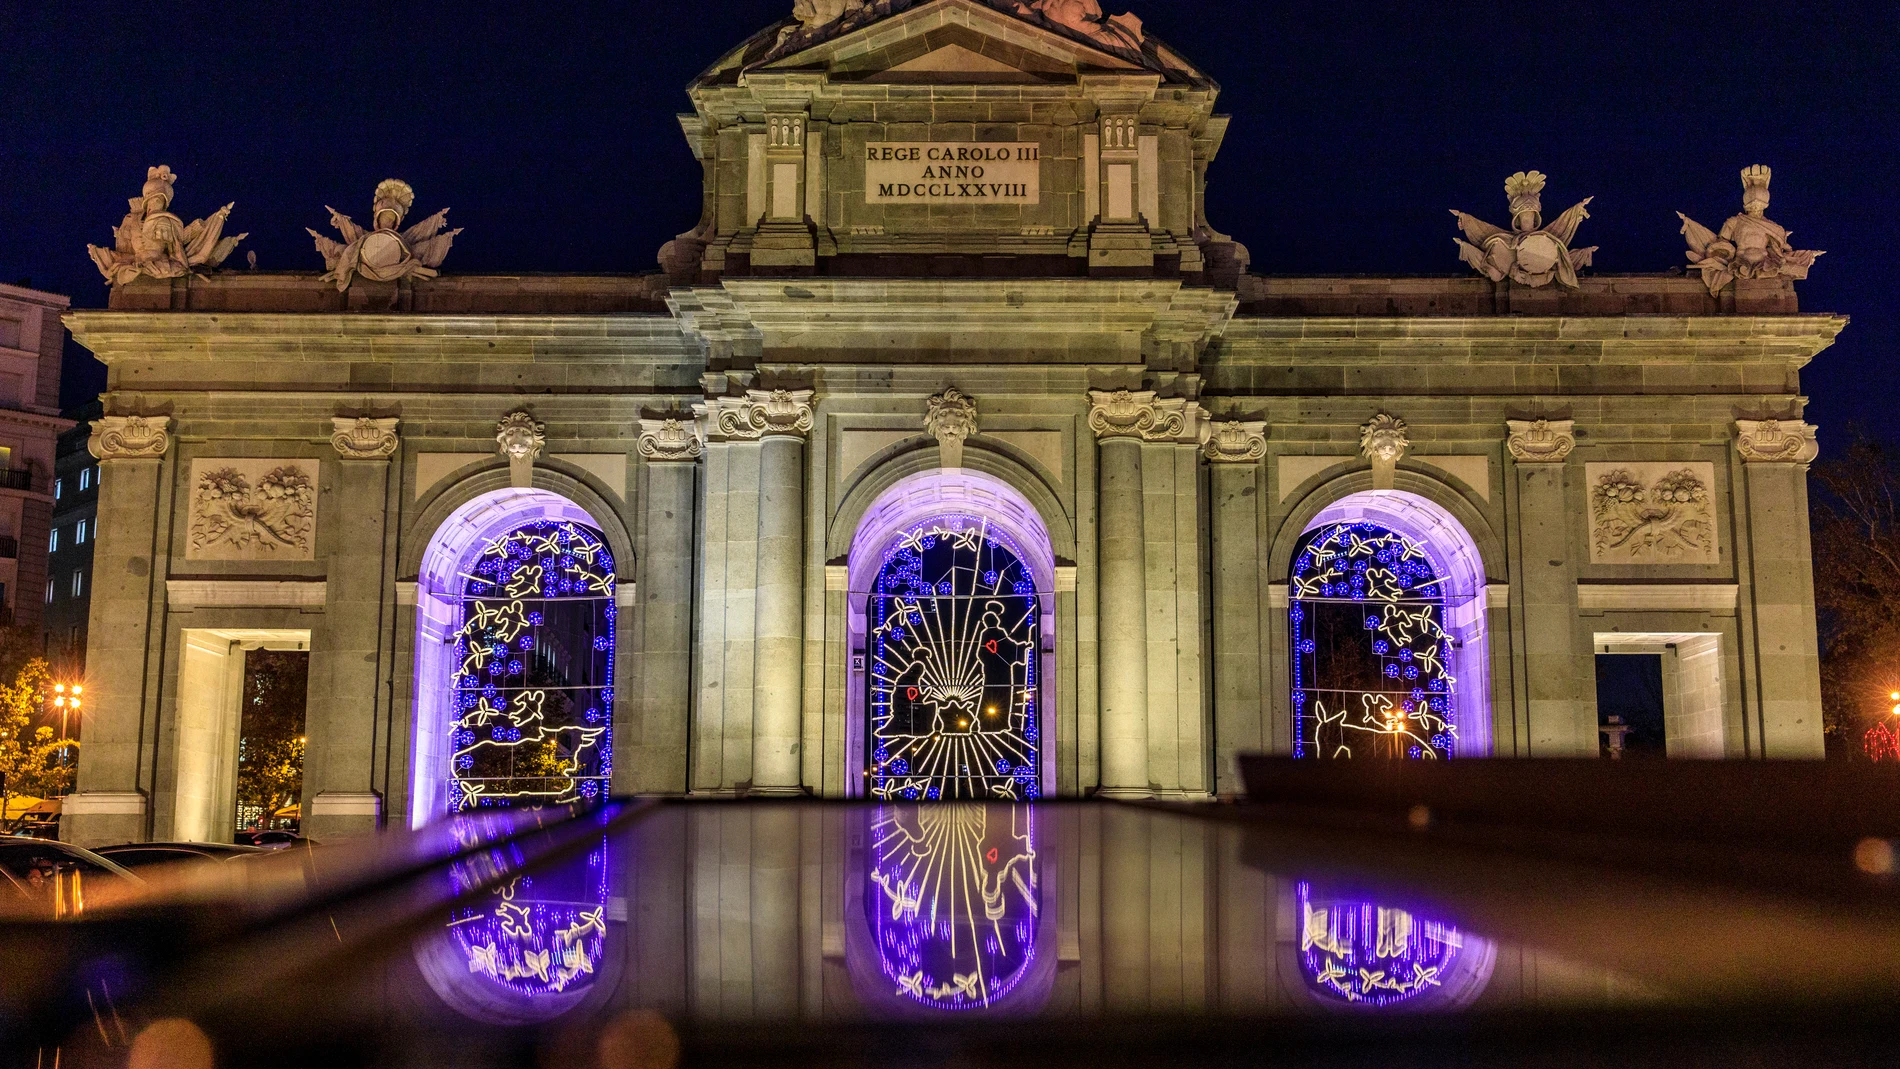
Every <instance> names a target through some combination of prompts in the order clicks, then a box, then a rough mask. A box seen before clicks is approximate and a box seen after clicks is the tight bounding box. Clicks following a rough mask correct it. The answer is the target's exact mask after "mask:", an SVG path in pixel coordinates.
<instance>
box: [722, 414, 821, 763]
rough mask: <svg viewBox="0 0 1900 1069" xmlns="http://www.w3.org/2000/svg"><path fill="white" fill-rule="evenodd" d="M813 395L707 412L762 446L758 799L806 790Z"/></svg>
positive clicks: (736, 435)
mask: <svg viewBox="0 0 1900 1069" xmlns="http://www.w3.org/2000/svg"><path fill="white" fill-rule="evenodd" d="M811 398H812V392H811V391H810V390H770V391H768V390H748V391H747V392H746V395H745V397H744V398H743V399H740V398H717V399H715V400H713V401H711V402H709V403H708V405H707V406H706V408H707V414H708V417H709V419H710V421H711V426H709V428H708V433H709V434H714V435H718V436H720V437H723V438H725V439H727V440H735V439H737V440H747V439H750V440H757V441H759V443H760V447H759V496H758V527H757V531H758V541H757V546H758V566H757V591H758V594H757V599H756V601H755V602H754V610H753V612H754V615H753V666H752V667H753V671H752V775H751V780H750V782H751V789H752V791H753V793H757V794H797V793H799V792H800V791H801V790H802V786H803V785H802V783H801V782H800V781H801V778H802V775H801V763H800V761H799V741H800V736H801V728H802V725H803V719H804V717H803V710H804V660H805V648H804V646H805V626H804V611H805V571H804V555H805V554H804V549H805V538H804V520H805V435H807V434H809V433H810V432H811V428H812V408H811Z"/></svg>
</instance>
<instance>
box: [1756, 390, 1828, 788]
mask: <svg viewBox="0 0 1900 1069" xmlns="http://www.w3.org/2000/svg"><path fill="white" fill-rule="evenodd" d="M1735 427H1736V432H1737V433H1736V439H1735V444H1736V447H1737V448H1738V449H1740V451H1741V454H1742V460H1743V471H1744V479H1745V482H1746V486H1745V488H1744V489H1745V492H1746V494H1747V508H1748V522H1747V523H1745V524H1743V525H1742V530H1743V531H1744V532H1745V537H1746V538H1747V539H1748V558H1749V559H1748V566H1749V575H1748V596H1747V603H1746V605H1745V606H1744V609H1743V611H1745V612H1748V613H1749V614H1750V615H1751V616H1752V618H1753V621H1754V624H1755V627H1754V632H1755V633H1754V647H1755V648H1754V650H1753V651H1751V652H1753V653H1754V660H1755V671H1754V677H1755V680H1756V687H1757V695H1758V697H1759V700H1760V703H1761V751H1760V754H1759V756H1762V757H1768V758H1802V757H1807V758H1819V757H1823V756H1825V748H1824V744H1823V740H1822V734H1821V661H1820V652H1819V646H1818V641H1817V639H1816V637H1815V619H1814V564H1813V557H1812V552H1813V551H1812V548H1811V544H1810V541H1809V532H1808V465H1809V464H1811V463H1813V462H1814V458H1815V457H1816V456H1817V455H1819V453H1820V445H1819V443H1817V442H1816V441H1815V438H1814V431H1815V428H1814V427H1813V426H1812V425H1811V424H1807V423H1803V422H1800V421H1798V420H1796V421H1792V422H1790V421H1782V420H1772V419H1769V420H1748V419H1745V420H1737V421H1736V424H1735ZM1746 659H1747V658H1746V652H1745V653H1744V663H1746Z"/></svg>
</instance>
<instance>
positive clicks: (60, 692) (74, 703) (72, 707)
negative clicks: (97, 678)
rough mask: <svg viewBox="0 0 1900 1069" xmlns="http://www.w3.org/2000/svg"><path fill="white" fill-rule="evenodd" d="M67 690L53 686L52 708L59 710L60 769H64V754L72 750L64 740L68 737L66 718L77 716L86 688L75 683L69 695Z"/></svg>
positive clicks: (56, 684) (61, 685)
mask: <svg viewBox="0 0 1900 1069" xmlns="http://www.w3.org/2000/svg"><path fill="white" fill-rule="evenodd" d="M67 689H68V688H67V686H66V684H64V683H55V684H53V708H55V709H58V710H59V738H60V747H59V767H61V768H65V767H66V752H67V751H68V750H70V749H72V747H71V746H69V745H67V744H66V739H67V738H69V737H70V736H68V735H67V733H66V718H67V716H69V715H70V716H78V715H79V706H80V702H81V698H80V695H82V694H84V693H85V692H86V688H84V687H82V686H80V685H79V684H77V683H74V684H73V685H72V688H71V693H70V694H69V693H67Z"/></svg>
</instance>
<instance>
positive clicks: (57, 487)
mask: <svg viewBox="0 0 1900 1069" xmlns="http://www.w3.org/2000/svg"><path fill="white" fill-rule="evenodd" d="M64 489H66V480H64V479H54V480H53V500H54V501H58V500H59V495H60V491H62V490H64Z"/></svg>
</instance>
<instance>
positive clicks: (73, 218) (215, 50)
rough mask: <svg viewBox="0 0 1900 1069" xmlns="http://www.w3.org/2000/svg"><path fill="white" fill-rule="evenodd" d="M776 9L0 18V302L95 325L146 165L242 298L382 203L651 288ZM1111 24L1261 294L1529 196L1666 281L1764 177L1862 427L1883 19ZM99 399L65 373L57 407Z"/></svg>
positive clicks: (1868, 385)
mask: <svg viewBox="0 0 1900 1069" xmlns="http://www.w3.org/2000/svg"><path fill="white" fill-rule="evenodd" d="M791 3H792V0H727V2H722V3H704V2H701V3H677V4H676V3H668V2H665V0H647V2H644V3H637V4H591V5H587V4H561V3H542V4H489V3H469V2H466V0H464V2H461V3H453V4H411V3H398V2H387V0H385V2H380V3H353V2H341V0H339V2H332V3H325V4H321V5H318V4H298V3H275V4H270V3H257V2H255V0H247V2H244V3H211V2H203V0H193V2H191V3H185V4H165V5H153V4H138V5H132V4H122V5H121V4H100V3H72V4H46V3H28V2H23V0H0V42H4V50H3V52H0V280H4V281H9V282H11V281H18V280H24V279H28V278H30V279H31V284H32V285H34V286H36V287H38V288H41V289H50V290H54V291H57V292H63V293H68V294H71V295H72V297H73V299H74V303H75V304H76V305H79V306H82V307H83V306H98V305H101V304H103V303H104V301H105V296H106V289H105V286H104V284H103V282H102V280H101V279H100V278H99V276H98V273H97V272H96V271H95V270H94V269H93V267H92V265H91V263H90V262H89V261H88V260H87V258H86V254H85V248H84V246H85V244H86V243H87V242H89V241H90V242H95V243H101V244H104V243H107V242H108V241H109V239H110V237H111V234H110V230H111V227H112V226H113V225H114V224H116V223H117V222H118V220H119V218H120V216H121V215H123V214H124V211H125V207H124V205H125V199H126V198H127V197H130V196H132V195H134V194H136V193H137V192H138V188H139V185H140V184H141V183H142V181H143V179H144V175H145V168H146V167H147V166H148V165H150V164H155V163H167V164H170V165H171V167H172V168H173V170H175V171H177V172H178V173H179V175H180V180H179V183H178V202H177V205H176V208H177V210H178V211H180V213H181V214H183V215H185V217H186V218H187V219H190V218H193V217H196V216H199V215H203V214H205V213H207V212H209V211H210V210H212V209H215V208H216V207H218V206H219V205H222V204H223V203H225V202H226V201H233V200H234V201H236V202H237V209H236V211H235V213H234V214H233V216H232V221H231V226H230V227H229V228H228V229H227V233H233V232H237V231H249V232H250V235H251V236H250V238H249V239H248V240H247V241H246V242H245V244H244V246H243V248H242V249H241V250H240V251H239V253H238V254H237V255H236V256H234V257H233V259H234V260H235V261H239V262H241V261H242V259H243V250H248V249H255V250H256V251H257V254H258V258H259V261H260V266H261V267H263V268H265V269H279V270H281V269H292V268H296V269H309V270H318V269H320V267H321V261H320V260H319V258H318V257H317V254H316V252H315V251H314V250H313V249H312V247H311V242H310V239H309V237H308V236H307V235H306V234H304V232H303V228H304V227H306V226H316V227H319V228H321V227H322V226H323V224H324V223H325V221H326V218H327V216H326V213H325V212H324V210H323V206H324V205H325V204H333V205H335V206H336V207H337V208H339V209H341V210H342V211H344V212H346V213H348V214H351V215H354V216H356V217H357V218H358V219H363V218H365V217H366V216H367V210H368V201H369V195H370V191H371V189H372V188H373V187H374V185H375V183H376V182H377V180H379V179H381V178H385V177H391V176H394V177H400V178H404V179H406V180H408V181H409V182H410V183H411V184H412V185H414V186H415V188H416V191H417V201H416V210H417V212H418V214H420V213H427V212H431V211H434V210H435V209H436V208H438V207H440V206H443V205H448V206H450V207H452V208H453V209H454V211H453V212H452V213H451V214H450V219H451V222H452V225H456V226H462V227H466V228H467V230H466V232H465V233H464V234H463V235H462V236H461V237H460V238H458V239H457V241H456V245H455V251H454V252H453V254H452V255H451V257H450V259H449V261H448V267H449V269H450V270H452V271H463V272H482V271H574V272H642V271H648V270H652V269H654V267H655V264H654V253H655V251H656V250H657V249H658V248H659V246H660V244H661V243H662V242H664V241H665V240H666V239H667V238H669V237H671V236H672V235H673V234H675V233H678V232H679V231H682V230H686V229H688V228H689V227H691V226H692V225H693V223H694V222H695V220H696V216H697V213H698V203H699V201H698V196H699V194H698V191H697V184H698V182H699V169H698V167H697V166H696V165H695V164H694V163H693V162H692V160H691V157H690V156H689V155H688V153H687V151H686V147H685V143H684V141H683V139H682V138H681V136H680V133H679V128H678V126H677V124H676V123H675V121H674V118H673V115H674V113H675V112H677V111H682V110H686V109H687V108H688V107H689V105H688V102H687V100H686V96H685V93H684V91H683V87H684V86H685V84H686V83H687V82H688V81H689V80H690V79H691V78H692V77H693V76H694V75H695V74H696V73H698V72H699V71H700V70H701V69H702V68H703V67H705V66H706V65H707V64H709V63H711V62H712V61H713V60H714V59H715V58H716V57H717V56H718V55H719V54H720V53H721V52H722V51H724V50H725V49H726V48H728V47H730V46H731V45H734V44H736V43H737V42H739V41H740V40H741V39H743V38H744V37H746V36H747V35H749V34H751V33H752V32H754V31H755V30H757V29H759V28H760V27H762V26H764V25H766V24H767V23H769V22H772V21H774V20H775V19H777V18H779V17H780V16H781V15H783V14H785V13H786V12H788V11H789V10H790V8H791ZM1106 6H1107V7H1108V9H1109V11H1111V12H1116V11H1120V10H1122V6H1123V5H1122V4H1120V3H1112V4H1109V5H1106ZM1128 6H1130V7H1132V9H1133V10H1134V11H1135V13H1136V14H1139V15H1140V16H1142V18H1143V19H1145V20H1146V22H1147V25H1148V28H1149V29H1150V31H1151V32H1153V33H1155V34H1157V35H1159V36H1161V37H1162V38H1164V39H1165V40H1167V41H1169V42H1170V43H1171V44H1173V45H1175V46H1176V47H1177V48H1179V49H1180V50H1181V51H1182V52H1183V53H1185V54H1186V55H1188V56H1190V57H1192V58H1193V59H1195V60H1196V61H1197V62H1199V63H1200V64H1201V65H1202V66H1203V67H1204V68H1206V69H1207V70H1208V71H1209V72H1211V73H1212V74H1213V75H1214V77H1215V78H1217V79H1218V80H1219V81H1220V82H1221V84H1222V86H1223V87H1224V92H1223V97H1222V110H1224V111H1227V112H1230V113H1232V114H1233V115H1234V117H1235V119H1234V124H1233V128H1232V131H1231V133H1230V134H1229V136H1228V139H1227V144H1226V148H1225V150H1224V151H1223V152H1222V154H1221V157H1220V159H1219V160H1218V161H1217V162H1216V164H1215V167H1214V170H1213V172H1212V177H1211V183H1212V188H1211V192H1210V194H1209V212H1210V215H1211V217H1212V220H1213V222H1214V224H1215V225H1216V226H1218V227H1220V228H1221V229H1223V230H1225V231H1228V232H1230V233H1232V234H1234V235H1235V236H1237V237H1239V238H1240V239H1241V240H1242V241H1245V242H1246V243H1247V245H1248V246H1249V247H1250V248H1251V249H1252V251H1253V257H1254V269H1255V270H1256V271H1258V272H1261V273H1285V274H1298V273H1303V272H1315V273H1355V274H1381V273H1401V274H1404V273H1446V274H1451V273H1458V272H1460V271H1461V270H1463V266H1462V265H1461V264H1459V263H1458V261H1457V259H1456V255H1455V252H1454V249H1453V246H1452V237H1453V235H1454V233H1455V229H1454V223H1453V220H1452V217H1451V215H1450V214H1448V212H1447V211H1446V209H1448V208H1453V207H1457V208H1462V209H1465V210H1467V211H1470V212H1473V213H1474V214H1477V215H1479V216H1480V217H1482V218H1487V219H1491V220H1492V221H1494V222H1498V223H1504V222H1506V221H1507V220H1506V218H1505V216H1506V213H1505V211H1504V198H1503V193H1502V183H1503V180H1504V177H1505V176H1506V175H1508V174H1510V173H1511V172H1513V171H1517V170H1522V169H1525V168H1536V169H1539V170H1542V171H1543V172H1545V173H1546V174H1548V175H1549V176H1550V187H1549V189H1548V190H1547V191H1546V193H1545V206H1546V208H1547V209H1548V210H1549V212H1551V213H1553V214H1554V213H1555V212H1556V211H1559V210H1561V209H1562V208H1564V207H1567V206H1568V205H1570V204H1571V203H1573V202H1574V201H1576V200H1579V199H1581V198H1583V197H1585V196H1591V195H1594V196H1595V197H1596V201H1595V203H1594V204H1592V205H1591V211H1592V213H1593V218H1592V219H1591V220H1590V221H1588V222H1587V223H1585V224H1584V227H1583V230H1582V233H1581V238H1580V241H1581V243H1582V244H1588V245H1599V246H1601V250H1600V251H1599V252H1598V254H1597V260H1596V267H1597V270H1599V271H1604V272H1628V271H1661V270H1665V269H1668V268H1671V267H1675V266H1678V265H1680V264H1682V263H1683V255H1682V250H1683V247H1684V246H1683V242H1682V239H1681V238H1680V236H1679V235H1678V234H1677V228H1678V223H1677V221H1676V218H1675V214H1674V213H1675V212H1676V211H1678V210H1681V211H1686V212H1688V213H1689V214H1690V215H1692V216H1694V217H1696V218H1697V219H1699V220H1700V221H1702V222H1703V223H1705V224H1707V225H1710V226H1719V225H1720V223H1721V221H1722V220H1723V219H1724V218H1726V217H1727V216H1728V215H1730V214H1732V213H1733V212H1735V211H1737V210H1739V206H1740V195H1741V186H1740V182H1739V179H1738V177H1737V172H1738V171H1739V170H1740V169H1741V168H1742V167H1743V166H1745V165H1747V164H1750V163H1756V162H1760V163H1767V164H1769V165H1770V166H1772V167H1773V168H1774V169H1775V181H1774V205H1773V207H1772V208H1771V210H1770V213H1769V214H1770V215H1771V217H1773V218H1774V219H1776V220H1777V221H1778V222H1780V223H1782V224H1783V225H1784V226H1787V227H1790V228H1791V229H1793V230H1794V232H1795V238H1796V243H1797V244H1798V245H1800V246H1801V247H1806V248H1821V249H1826V250H1828V255H1827V256H1825V257H1823V258H1822V260H1821V261H1820V263H1819V264H1818V265H1817V266H1816V268H1815V270H1814V277H1813V278H1812V279H1810V280H1809V281H1808V282H1807V283H1805V284H1804V285H1803V286H1802V287H1801V290H1800V292H1801V301H1802V305H1803V307H1804V308H1805V309H1807V310H1810V311H1821V310H1825V311H1838V312H1845V313H1849V314H1851V315H1852V316H1853V317H1854V320H1855V322H1854V324H1853V325H1852V326H1851V327H1849V329H1848V332H1847V334H1846V335H1844V337H1843V339H1842V341H1841V342H1840V344H1838V345H1836V346H1835V347H1834V348H1833V349H1831V350H1829V351H1828V352H1826V353H1823V354H1822V355H1821V356H1820V357H1819V359H1818V360H1817V361H1816V362H1815V364H1814V365H1812V366H1811V367H1810V369H1809V371H1808V372H1807V375H1806V379H1805V381H1806V385H1807V390H1808V392H1809V393H1810V394H1811V395H1812V396H1813V398H1814V405H1813V407H1812V408H1811V409H1810V410H1809V411H1810V418H1812V419H1814V420H1815V421H1817V422H1819V423H1820V424H1821V425H1822V431H1823V435H1824V440H1825V438H1833V439H1834V440H1835V441H1838V440H1839V437H1838V436H1839V435H1840V434H1842V433H1843V432H1844V430H1845V425H1846V424H1847V423H1848V422H1850V421H1861V422H1864V423H1868V424H1876V423H1882V422H1890V421H1891V417H1890V416H1889V410H1890V406H1891V404H1892V402H1893V399H1894V395H1895V386H1896V384H1897V383H1900V373H1896V372H1895V371H1894V370H1893V366H1892V358H1893V354H1894V353H1895V351H1896V347H1897V343H1900V312H1897V310H1896V307H1895V285H1894V284H1895V281H1896V280H1897V279H1900V261H1897V258H1900V198H1896V196H1895V193H1896V190H1897V189H1900V61H1897V60H1896V58H1895V57H1896V56H1897V55H1900V4H1896V3H1894V2H1891V0H1889V2H1886V3H1877V4H1876V3H1869V4H1830V3H1805V4H1788V3H1776V4H1767V3H1762V4H1756V3H1727V4H1690V3H1672V4H1657V3H1653V2H1651V3H1596V4H1557V3H1545V4H1522V3H1493V2H1475V0H1474V2H1462V3H1458V2H1452V3H1432V4H1417V5H1402V4H1380V3H1359V2H1348V0H1339V2H1332V3H1311V4H1285V5H1270V4H1248V3H1217V2H1213V0H1130V3H1129V5H1128ZM102 383H103V375H102V374H100V373H99V370H98V368H97V365H96V364H94V363H92V362H91V361H89V360H85V361H83V363H79V364H77V366H72V365H69V372H68V388H67V390H66V400H67V401H68V402H69V403H71V402H75V401H79V400H83V399H86V398H88V397H89V396H91V395H92V394H93V393H95V392H96V391H97V390H98V389H99V388H100V386H101V385H102Z"/></svg>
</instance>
